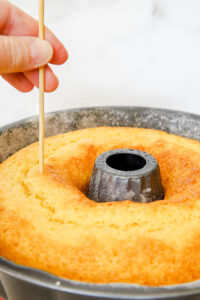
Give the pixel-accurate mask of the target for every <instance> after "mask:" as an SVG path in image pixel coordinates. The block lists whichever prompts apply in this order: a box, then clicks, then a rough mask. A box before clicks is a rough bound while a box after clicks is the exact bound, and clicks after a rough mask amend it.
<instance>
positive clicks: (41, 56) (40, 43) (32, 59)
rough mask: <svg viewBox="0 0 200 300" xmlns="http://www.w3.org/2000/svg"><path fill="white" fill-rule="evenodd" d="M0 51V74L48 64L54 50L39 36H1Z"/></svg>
mask: <svg viewBox="0 0 200 300" xmlns="http://www.w3.org/2000/svg"><path fill="white" fill-rule="evenodd" d="M0 53H1V55H0V74H4V73H5V74H6V73H16V72H23V71H27V70H30V69H36V68H39V67H41V66H44V65H46V64H47V63H48V62H49V61H50V60H51V58H52V55H53V50H52V47H51V45H50V44H49V43H48V42H47V41H44V40H41V39H39V38H34V37H7V36H0Z"/></svg>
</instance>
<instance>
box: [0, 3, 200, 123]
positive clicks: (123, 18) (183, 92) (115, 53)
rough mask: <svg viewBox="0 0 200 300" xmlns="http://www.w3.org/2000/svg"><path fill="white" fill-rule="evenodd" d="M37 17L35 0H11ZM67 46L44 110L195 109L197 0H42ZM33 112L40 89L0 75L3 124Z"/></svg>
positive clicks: (198, 89)
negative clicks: (27, 89) (23, 87)
mask: <svg viewBox="0 0 200 300" xmlns="http://www.w3.org/2000/svg"><path fill="white" fill-rule="evenodd" d="M13 3H15V4H16V5H18V6H19V7H21V8H22V9H24V10H25V11H27V12H28V13H29V14H31V15H33V16H34V17H36V18H37V10H38V7H37V0H34V1H32V0H13ZM46 25H48V26H49V27H50V28H51V29H52V30H53V31H54V32H55V33H56V34H57V35H58V36H59V38H60V39H61V40H62V41H63V43H64V44H65V45H66V47H67V49H68V52H69V60H68V62H67V63H66V64H65V65H64V66H57V67H55V68H54V70H55V72H56V74H57V75H58V77H59V79H60V86H59V88H58V90H57V91H56V92H54V93H52V94H46V98H45V101H46V111H53V110H59V109H64V108H72V107H80V106H92V105H140V106H153V107H163V108H171V109H178V110H184V111H190V112H194V113H197V114H198V113H200V1H199V0H46ZM36 113H38V92H37V90H36V89H35V90H34V91H32V92H31V93H29V94H22V93H20V92H18V91H16V90H15V89H14V88H12V87H10V86H9V85H8V84H7V83H6V82H4V81H3V79H0V125H3V124H6V123H9V122H12V121H15V120H17V119H20V118H24V117H27V116H30V115H34V114H36Z"/></svg>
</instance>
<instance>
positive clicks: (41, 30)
mask: <svg viewBox="0 0 200 300" xmlns="http://www.w3.org/2000/svg"><path fill="white" fill-rule="evenodd" d="M44 35H45V34H44V0H39V38H41V39H44V38H45V36H44ZM39 106H40V110H39V115H40V117H39V171H40V173H43V172H44V67H42V68H40V69H39Z"/></svg>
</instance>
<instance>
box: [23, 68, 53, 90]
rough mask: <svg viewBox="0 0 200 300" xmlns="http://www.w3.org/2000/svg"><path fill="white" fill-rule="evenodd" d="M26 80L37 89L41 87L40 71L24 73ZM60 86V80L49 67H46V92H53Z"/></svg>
mask: <svg viewBox="0 0 200 300" xmlns="http://www.w3.org/2000/svg"><path fill="white" fill-rule="evenodd" d="M24 75H25V76H26V78H27V79H28V80H29V81H30V82H31V83H32V84H33V85H34V86H36V87H39V71H38V70H30V71H26V72H24ZM58 84H59V81H58V78H57V77H56V76H55V74H54V72H53V71H52V69H51V68H50V67H49V66H48V65H47V66H45V88H44V90H45V92H47V93H49V92H53V91H55V90H56V89H57V87H58Z"/></svg>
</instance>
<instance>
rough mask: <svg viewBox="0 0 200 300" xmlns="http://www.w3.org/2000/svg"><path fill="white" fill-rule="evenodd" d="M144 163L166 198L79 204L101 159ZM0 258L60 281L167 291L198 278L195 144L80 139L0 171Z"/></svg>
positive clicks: (103, 135)
mask: <svg viewBox="0 0 200 300" xmlns="http://www.w3.org/2000/svg"><path fill="white" fill-rule="evenodd" d="M116 148H134V149H140V150H143V151H146V152H148V153H150V154H152V155H153V156H154V157H155V158H156V159H157V161H158V163H159V165H160V169H161V177H162V183H163V187H164V191H165V198H164V200H161V201H156V202H152V203H148V204H140V203H134V202H131V201H129V200H127V201H123V202H109V203H95V202H93V201H92V200H90V199H88V198H87V197H86V193H87V189H88V184H89V181H90V177H91V173H92V168H93V165H94V161H95V159H96V158H97V156H98V155H100V154H101V153H102V152H105V151H108V150H111V149H116ZM0 255H1V256H3V257H5V258H7V259H9V260H12V261H14V262H16V263H19V264H22V265H25V266H30V267H35V268H39V269H42V270H46V271H48V272H50V273H53V274H55V275H59V276H62V277H65V278H68V279H73V280H79V281H84V282H93V283H111V282H125V283H138V284H142V285H153V286H159V285H169V284H175V283H183V282H188V281H192V280H195V279H199V278H200V142H197V141H194V140H190V139H186V138H181V137H179V136H175V135H171V134H167V133H165V132H162V131H156V130H150V129H135V128H105V127H104V128H96V129H85V130H79V131H74V132H69V133H66V134H62V135H58V136H54V137H51V138H48V139H46V141H45V173H44V174H43V175H41V174H39V173H38V144H33V145H30V146H28V147H26V148H24V149H22V150H21V151H19V152H17V153H16V154H15V155H13V156H11V157H10V158H9V159H8V160H6V161H5V162H4V163H2V164H1V165H0Z"/></svg>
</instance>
